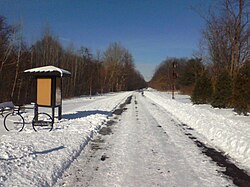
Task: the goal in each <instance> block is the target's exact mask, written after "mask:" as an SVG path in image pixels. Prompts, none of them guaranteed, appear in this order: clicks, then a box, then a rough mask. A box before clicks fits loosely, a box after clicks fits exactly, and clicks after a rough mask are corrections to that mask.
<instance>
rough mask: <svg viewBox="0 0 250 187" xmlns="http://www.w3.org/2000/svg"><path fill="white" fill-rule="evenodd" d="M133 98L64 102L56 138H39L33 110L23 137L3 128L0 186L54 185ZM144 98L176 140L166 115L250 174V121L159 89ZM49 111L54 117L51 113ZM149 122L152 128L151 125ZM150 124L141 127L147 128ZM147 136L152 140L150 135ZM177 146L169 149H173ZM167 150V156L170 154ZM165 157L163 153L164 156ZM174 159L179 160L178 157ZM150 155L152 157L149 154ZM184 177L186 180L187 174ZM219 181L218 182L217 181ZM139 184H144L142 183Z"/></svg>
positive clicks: (202, 170) (129, 120)
mask: <svg viewBox="0 0 250 187" xmlns="http://www.w3.org/2000/svg"><path fill="white" fill-rule="evenodd" d="M131 94H137V95H138V94H139V93H133V92H120V93H110V94H106V95H102V96H96V97H92V98H89V97H80V98H74V99H68V100H64V101H63V119H62V120H61V121H60V122H59V121H56V123H55V127H54V129H53V130H52V131H51V132H34V131H33V130H32V127H31V124H30V121H31V120H32V117H33V111H32V110H28V113H27V114H25V116H24V117H25V120H26V121H27V122H28V123H27V124H26V126H25V127H24V130H23V131H22V132H20V133H15V132H7V131H6V130H5V129H4V128H3V125H1V126H0V162H1V165H0V186H52V185H54V184H55V183H56V181H57V180H58V178H59V177H61V176H62V175H63V173H64V172H65V170H66V169H67V168H69V166H70V165H71V164H72V162H73V161H74V160H75V159H76V158H78V157H79V155H80V153H81V152H82V150H84V149H86V145H87V144H88V142H89V141H90V140H91V139H92V138H93V137H94V136H95V134H96V132H97V131H98V129H100V127H102V126H103V125H105V124H106V123H107V121H108V120H109V119H110V118H112V112H113V111H114V110H115V109H116V108H117V107H118V106H119V105H120V104H121V103H123V102H124V101H125V100H126V98H127V97H128V96H130V95H131ZM144 95H145V97H143V98H144V99H145V100H148V101H151V102H152V103H155V104H157V105H158V106H160V107H161V109H157V110H154V111H153V109H154V108H153V107H152V106H151V109H152V111H150V113H151V114H152V115H153V118H152V119H151V118H147V119H148V120H149V122H153V121H154V120H156V121H157V123H159V124H161V125H162V126H163V128H164V129H165V130H167V129H170V131H171V132H172V133H171V134H174V132H175V131H174V129H172V130H171V128H173V127H172V126H171V125H168V126H167V125H166V123H167V122H168V121H170V120H167V119H165V118H164V113H166V115H169V116H172V117H173V118H175V119H176V120H178V121H180V122H182V123H185V124H187V125H188V126H190V127H192V128H193V129H195V131H197V133H198V134H199V135H200V136H201V137H202V138H203V140H204V141H205V142H207V143H208V144H210V145H212V146H214V147H216V148H218V149H220V150H222V151H223V152H225V154H227V155H229V156H230V157H231V158H232V159H233V160H234V162H236V163H237V164H238V165H240V166H241V167H243V168H245V169H246V170H247V171H250V156H249V155H250V126H249V124H250V119H249V117H241V116H237V115H235V114H234V113H233V112H232V110H231V109H226V110H219V109H212V108H211V107H209V105H192V103H190V99H189V98H188V97H187V96H181V95H176V100H172V99H171V95H170V94H167V93H163V92H157V91H155V90H153V89H151V90H147V91H145V92H144ZM141 103H143V100H142V101H141ZM158 108H159V107H158ZM44 110H45V111H48V109H44ZM141 113H143V111H142V112H141ZM146 117H147V114H144V117H143V118H145V119H146ZM125 120H126V122H123V123H122V124H123V125H126V124H129V123H134V121H133V119H132V118H130V117H129V116H128V117H126V118H125ZM144 122H145V123H146V121H144ZM144 122H143V120H142V121H141V123H142V124H144ZM0 123H1V124H3V118H2V117H0ZM164 123H165V126H164ZM142 130H143V129H142ZM141 133H144V134H145V137H147V133H150V130H148V131H145V132H141ZM123 135H124V136H125V135H126V134H123ZM136 135H137V132H135V133H134V136H136ZM169 136H170V138H171V137H173V136H175V137H177V138H178V137H179V135H169ZM186 143H190V142H184V141H182V140H181V139H180V140H179V143H175V144H176V145H178V146H179V147H180V149H179V150H182V149H183V150H185V145H186ZM131 144H133V142H131ZM155 145H156V144H155ZM152 146H153V143H152ZM171 146H172V145H169V147H170V148H171ZM178 146H177V147H178ZM162 149H164V150H165V148H162ZM171 150H172V149H171ZM160 151H161V150H158V152H160ZM165 151H167V150H165ZM186 151H187V154H186V155H185V159H186V160H187V162H188V164H189V165H190V167H192V168H193V170H198V169H199V167H201V166H199V165H198V164H197V163H195V161H193V160H192V158H193V156H192V154H193V153H192V150H189V151H188V150H187V149H186ZM142 152H143V150H142ZM144 152H145V150H144ZM172 153H173V155H175V154H176V153H175V151H173V152H172ZM145 154H147V153H146V152H145ZM117 159H118V158H117ZM159 159H160V158H159ZM160 161H161V160H160ZM117 162H118V160H117ZM185 162H186V161H185ZM114 164H116V163H114ZM169 164H171V162H169ZM205 168H206V167H205V166H204V168H203V167H201V168H200V173H201V176H203V175H204V180H205V176H207V174H206V169H205ZM176 169H178V168H176ZM179 169H180V168H179ZM176 172H178V171H176ZM187 172H188V171H187ZM196 174H197V172H195V173H194V174H193V175H194V176H193V177H191V178H189V179H188V180H195V176H196ZM182 175H185V174H184V173H182ZM215 178H216V177H215ZM215 181H218V180H217V179H215ZM188 182H190V181H188ZM138 183H140V182H139V181H138Z"/></svg>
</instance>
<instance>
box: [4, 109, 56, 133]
mask: <svg viewBox="0 0 250 187" xmlns="http://www.w3.org/2000/svg"><path fill="white" fill-rule="evenodd" d="M22 109H25V108H24V107H21V106H18V107H17V108H13V109H12V111H11V112H10V113H8V114H7V115H6V116H5V117H4V128H5V129H6V130H7V131H12V132H21V131H22V130H23V129H24V126H25V120H24V117H23V116H22V114H23V113H25V112H24V111H23V110H22ZM53 124H54V120H53V119H52V117H51V116H50V115H49V114H47V113H44V112H41V113H37V114H36V115H35V116H34V118H33V120H32V128H33V129H34V131H36V132H37V131H42V130H49V131H51V130H52V129H53Z"/></svg>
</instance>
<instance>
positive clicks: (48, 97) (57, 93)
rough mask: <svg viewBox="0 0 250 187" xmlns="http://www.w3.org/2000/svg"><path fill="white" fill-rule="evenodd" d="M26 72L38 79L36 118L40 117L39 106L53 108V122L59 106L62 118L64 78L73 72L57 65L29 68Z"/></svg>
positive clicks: (59, 113) (59, 115) (59, 116)
mask: <svg viewBox="0 0 250 187" xmlns="http://www.w3.org/2000/svg"><path fill="white" fill-rule="evenodd" d="M24 73H25V74H27V75H31V76H33V77H34V78H35V79H36V100H35V108H34V116H35V117H34V119H35V118H37V117H38V108H39V107H48V108H52V124H53V123H54V118H55V108H58V119H59V120H60V119H61V118H62V78H63V77H69V76H70V75H71V73H70V72H69V71H66V70H64V69H61V68H58V67H55V66H44V67H38V68H33V69H28V70H25V71H24ZM35 120H37V119H35Z"/></svg>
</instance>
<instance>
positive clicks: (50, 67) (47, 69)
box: [24, 66, 71, 77]
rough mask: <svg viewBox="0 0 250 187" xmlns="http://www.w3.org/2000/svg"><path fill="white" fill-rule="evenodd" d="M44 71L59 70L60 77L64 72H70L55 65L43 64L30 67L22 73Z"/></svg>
mask: <svg viewBox="0 0 250 187" xmlns="http://www.w3.org/2000/svg"><path fill="white" fill-rule="evenodd" d="M35 72H36V73H38V72H39V73H41V72H42V73H46V72H59V73H60V74H61V77H62V76H63V75H64V74H69V75H70V74H71V73H70V72H69V71H67V70H64V69H61V68H58V67H55V66H43V67H38V68H32V69H27V70H25V71H24V73H35Z"/></svg>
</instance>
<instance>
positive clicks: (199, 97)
mask: <svg viewBox="0 0 250 187" xmlns="http://www.w3.org/2000/svg"><path fill="white" fill-rule="evenodd" d="M211 96H212V83H211V79H210V78H209V77H208V75H207V73H206V72H204V73H203V74H202V75H201V77H199V78H198V79H197V81H196V83H195V87H194V91H193V93H192V96H191V100H192V102H193V103H194V104H206V103H209V102H210V100H211Z"/></svg>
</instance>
